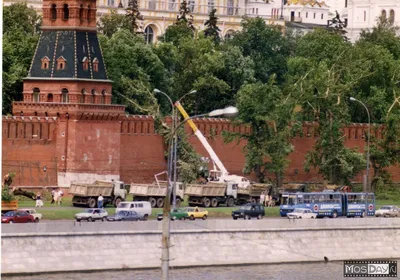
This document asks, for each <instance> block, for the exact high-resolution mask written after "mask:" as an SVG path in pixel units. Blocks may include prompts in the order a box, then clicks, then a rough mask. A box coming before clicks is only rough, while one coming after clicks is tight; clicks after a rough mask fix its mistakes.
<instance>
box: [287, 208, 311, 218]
mask: <svg viewBox="0 0 400 280" xmlns="http://www.w3.org/2000/svg"><path fill="white" fill-rule="evenodd" d="M286 216H287V217H288V219H315V218H316V216H317V214H315V213H313V212H312V211H311V210H310V209H307V208H295V209H294V210H293V212H290V213H287V215H286Z"/></svg>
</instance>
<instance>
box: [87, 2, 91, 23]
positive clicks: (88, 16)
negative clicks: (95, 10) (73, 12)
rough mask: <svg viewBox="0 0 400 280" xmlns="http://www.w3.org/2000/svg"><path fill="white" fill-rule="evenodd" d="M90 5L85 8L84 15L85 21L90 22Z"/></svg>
mask: <svg viewBox="0 0 400 280" xmlns="http://www.w3.org/2000/svg"><path fill="white" fill-rule="evenodd" d="M90 8H91V7H90V5H89V6H88V7H87V15H86V17H87V21H90V16H91V15H90V14H91V13H92V11H91V10H90Z"/></svg>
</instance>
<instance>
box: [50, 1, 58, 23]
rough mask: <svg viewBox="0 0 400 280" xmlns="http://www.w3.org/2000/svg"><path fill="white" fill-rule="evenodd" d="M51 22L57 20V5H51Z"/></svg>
mask: <svg viewBox="0 0 400 280" xmlns="http://www.w3.org/2000/svg"><path fill="white" fill-rule="evenodd" d="M50 14H51V20H56V19H57V6H56V4H51V8H50Z"/></svg>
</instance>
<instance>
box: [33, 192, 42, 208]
mask: <svg viewBox="0 0 400 280" xmlns="http://www.w3.org/2000/svg"><path fill="white" fill-rule="evenodd" d="M42 206H43V201H42V197H41V196H40V193H38V194H37V195H36V205H35V207H42Z"/></svg>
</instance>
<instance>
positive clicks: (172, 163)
mask: <svg viewBox="0 0 400 280" xmlns="http://www.w3.org/2000/svg"><path fill="white" fill-rule="evenodd" d="M153 92H154V93H161V94H163V95H164V96H166V97H167V98H168V100H169V103H170V104H171V110H172V126H171V131H173V130H174V128H175V127H176V126H177V125H178V112H177V111H176V110H175V106H174V103H173V102H172V99H171V98H170V97H169V95H168V94H166V93H165V92H163V91H161V90H159V89H154V90H153ZM196 92H197V91H196V90H191V91H189V92H188V93H186V94H184V95H183V96H182V97H181V98H179V100H178V102H179V101H181V100H182V99H183V98H185V96H187V95H189V94H195V93H196ZM171 135H172V137H171V139H172V140H171V141H172V144H171V153H170V152H168V155H169V156H168V180H169V181H171V182H172V181H173V182H175V183H174V184H173V186H172V207H173V209H175V208H176V176H177V174H176V162H177V146H178V140H177V136H176V135H174V134H171ZM171 155H172V156H171ZM169 174H171V175H169Z"/></svg>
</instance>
